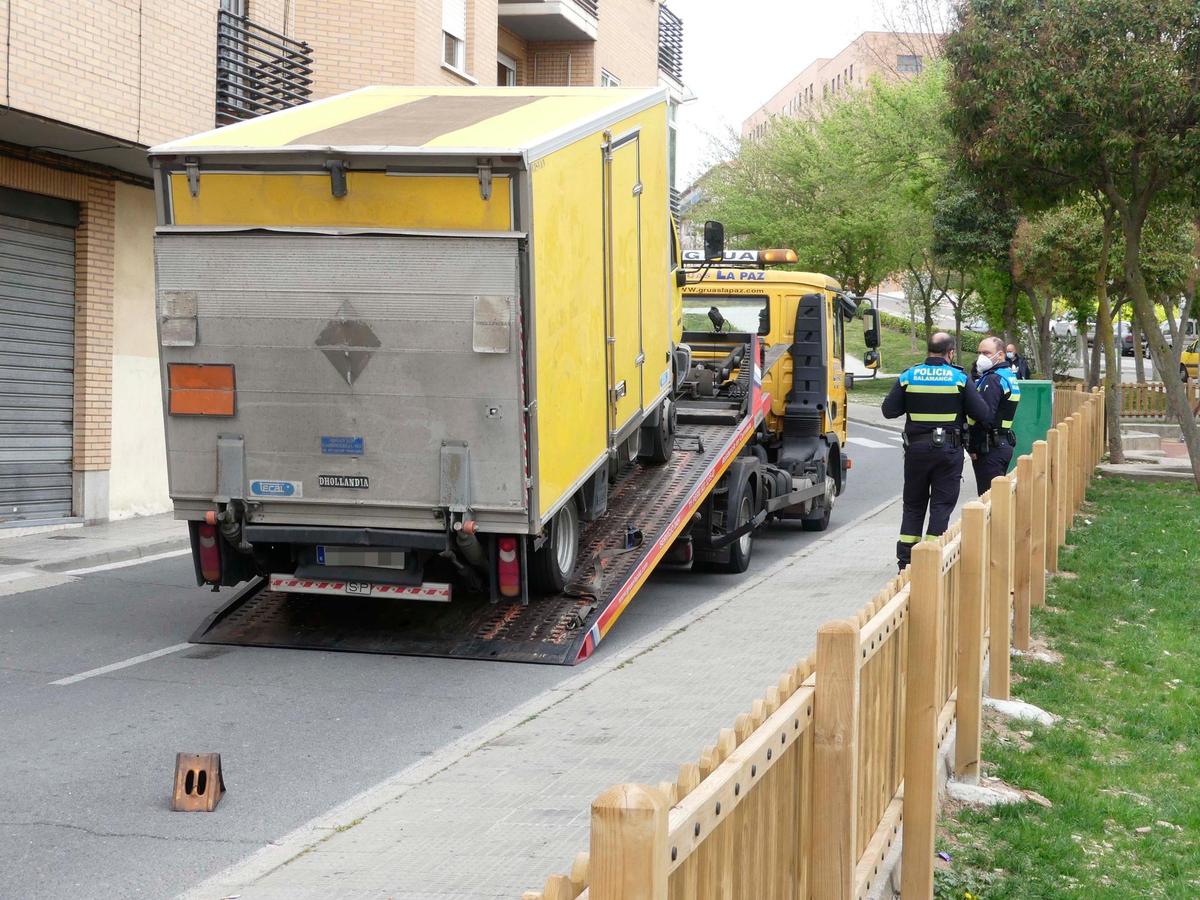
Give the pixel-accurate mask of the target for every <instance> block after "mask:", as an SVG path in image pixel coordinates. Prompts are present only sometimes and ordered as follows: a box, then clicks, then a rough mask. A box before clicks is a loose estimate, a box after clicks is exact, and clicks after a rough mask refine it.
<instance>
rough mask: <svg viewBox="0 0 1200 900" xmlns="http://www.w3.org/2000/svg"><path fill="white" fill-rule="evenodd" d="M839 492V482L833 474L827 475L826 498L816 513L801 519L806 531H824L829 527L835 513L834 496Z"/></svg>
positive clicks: (801, 524) (802, 526) (801, 525)
mask: <svg viewBox="0 0 1200 900" xmlns="http://www.w3.org/2000/svg"><path fill="white" fill-rule="evenodd" d="M836 493H837V482H836V481H835V480H834V478H833V476H832V475H828V474H827V475H826V476H825V500H824V502H823V503H822V504H821V508H820V509H819V510H818V511H817V513H816V515H813V516H810V517H809V518H807V519H801V520H800V527H801V528H803V529H804V530H805V531H824V530H825V529H826V528H828V527H829V519H830V517H831V516H832V515H833V497H834V495H835V494H836Z"/></svg>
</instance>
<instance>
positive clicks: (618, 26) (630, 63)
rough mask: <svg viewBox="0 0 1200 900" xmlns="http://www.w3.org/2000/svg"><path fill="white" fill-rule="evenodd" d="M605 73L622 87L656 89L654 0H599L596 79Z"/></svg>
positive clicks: (592, 82)
mask: <svg viewBox="0 0 1200 900" xmlns="http://www.w3.org/2000/svg"><path fill="white" fill-rule="evenodd" d="M601 69H607V70H608V71H609V72H610V73H612V74H613V75H615V76H616V77H617V78H619V79H620V80H621V86H622V87H656V86H657V85H658V3H657V2H656V0H601V2H600V27H599V29H598V33H597V36H596V63H595V75H594V77H593V80H592V81H591V82H589V83H590V84H599V83H600V70H601Z"/></svg>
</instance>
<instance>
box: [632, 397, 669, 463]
mask: <svg viewBox="0 0 1200 900" xmlns="http://www.w3.org/2000/svg"><path fill="white" fill-rule="evenodd" d="M674 450H675V406H674V405H673V404H672V403H671V401H670V400H664V401H663V404H662V406H661V407H659V410H658V422H657V423H656V424H654V425H643V426H642V446H641V450H640V451H639V452H638V459H639V460H641V461H642V462H643V463H648V464H649V465H652V466H661V465H662V464H663V463H665V462H667V461H669V460H670V459H671V454H672V452H674Z"/></svg>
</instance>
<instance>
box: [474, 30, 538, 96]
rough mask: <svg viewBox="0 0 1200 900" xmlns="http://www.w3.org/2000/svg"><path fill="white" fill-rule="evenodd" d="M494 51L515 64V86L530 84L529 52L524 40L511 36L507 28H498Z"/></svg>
mask: <svg viewBox="0 0 1200 900" xmlns="http://www.w3.org/2000/svg"><path fill="white" fill-rule="evenodd" d="M496 50H497V51H499V52H500V53H503V54H504V55H505V56H511V57H512V59H513V61H514V62H516V64H517V84H530V83H531V82H530V80H529V61H528V58H529V50H528V46H527V45H526V42H525V39H524V38H522V37H521V36H520V35H517V34H513V33H512V32H511V31H509V30H508V29H507V28H500V29H499V30H498V33H497V35H496ZM481 83H482V82H481Z"/></svg>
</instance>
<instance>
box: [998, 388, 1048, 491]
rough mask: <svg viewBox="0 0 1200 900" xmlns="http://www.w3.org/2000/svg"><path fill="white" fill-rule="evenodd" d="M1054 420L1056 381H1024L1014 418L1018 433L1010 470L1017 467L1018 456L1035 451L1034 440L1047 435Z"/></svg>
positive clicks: (1014, 427)
mask: <svg viewBox="0 0 1200 900" xmlns="http://www.w3.org/2000/svg"><path fill="white" fill-rule="evenodd" d="M1053 422H1054V382H1052V381H1022V382H1021V402H1020V403H1018V404H1017V415H1016V418H1014V419H1013V431H1014V432H1015V433H1016V435H1017V446H1016V449H1015V450H1013V455H1012V462H1010V463H1009V464H1008V471H1010V472H1011V471H1012V470H1013V469H1015V468H1016V467H1017V458H1018V457H1019V456H1022V455H1024V454H1026V453H1031V452H1033V442H1034V441H1040V440H1042V439H1043V438H1045V437H1046V432H1047V431H1049V430H1050V425H1051V424H1052V423H1053Z"/></svg>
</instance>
